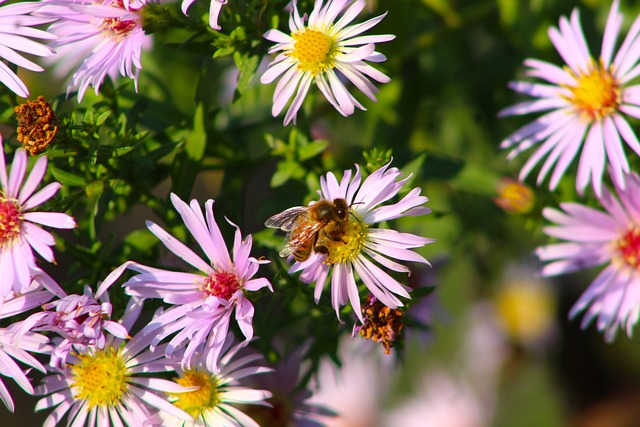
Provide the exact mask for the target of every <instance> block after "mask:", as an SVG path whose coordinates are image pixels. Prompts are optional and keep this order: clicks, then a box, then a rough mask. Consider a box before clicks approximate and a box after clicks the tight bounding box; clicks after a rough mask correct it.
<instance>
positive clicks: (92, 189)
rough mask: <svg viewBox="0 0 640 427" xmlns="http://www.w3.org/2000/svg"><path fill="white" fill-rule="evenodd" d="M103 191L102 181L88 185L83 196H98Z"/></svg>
mask: <svg viewBox="0 0 640 427" xmlns="http://www.w3.org/2000/svg"><path fill="white" fill-rule="evenodd" d="M103 191H104V181H102V180H100V181H95V182H92V183H90V184H89V185H87V187H86V188H85V190H84V192H85V194H86V195H87V197H89V198H92V197H97V196H100V195H101V194H102V192H103Z"/></svg>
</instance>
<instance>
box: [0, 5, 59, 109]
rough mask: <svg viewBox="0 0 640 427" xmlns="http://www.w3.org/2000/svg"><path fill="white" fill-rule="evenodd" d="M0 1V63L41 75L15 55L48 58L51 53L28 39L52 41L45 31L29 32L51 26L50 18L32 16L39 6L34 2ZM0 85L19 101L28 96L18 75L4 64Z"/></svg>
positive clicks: (24, 59)
mask: <svg viewBox="0 0 640 427" xmlns="http://www.w3.org/2000/svg"><path fill="white" fill-rule="evenodd" d="M3 3H5V0H0V59H2V60H5V61H8V62H10V63H12V64H15V65H17V66H18V67H22V68H25V69H27V70H31V71H44V69H43V68H42V67H40V66H39V65H38V64H35V63H33V62H32V61H30V60H28V59H27V58H25V57H24V56H22V55H21V54H20V53H18V52H24V53H28V54H30V55H35V56H40V57H43V56H50V55H52V54H53V53H54V52H53V49H51V48H50V47H48V46H45V45H43V44H41V43H39V42H37V41H34V40H32V39H40V40H53V39H55V38H56V37H55V36H54V35H53V34H50V33H48V32H46V31H43V30H39V29H37V28H32V27H35V26H38V25H42V24H46V23H49V22H51V19H50V18H43V17H38V16H33V15H32V12H34V11H35V10H36V9H38V8H39V7H40V6H41V4H40V2H37V1H28V2H18V3H12V4H8V5H7V4H5V5H2V4H3ZM0 83H2V84H3V85H5V86H6V87H8V88H9V90H11V91H12V92H13V93H15V94H16V95H18V96H21V97H23V98H26V97H28V96H29V89H27V86H26V85H25V84H24V82H23V81H22V80H21V79H20V77H18V75H17V74H16V73H15V72H14V71H13V70H12V69H11V68H9V66H7V64H5V63H4V61H0Z"/></svg>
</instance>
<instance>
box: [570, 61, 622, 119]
mask: <svg viewBox="0 0 640 427" xmlns="http://www.w3.org/2000/svg"><path fill="white" fill-rule="evenodd" d="M589 68H590V70H589V72H587V73H586V74H580V75H579V76H576V75H575V74H574V73H571V74H572V75H573V76H574V78H575V79H576V80H577V84H576V86H567V88H568V89H569V90H570V91H571V96H570V97H568V98H567V99H568V100H569V101H570V102H572V103H573V105H575V107H576V109H577V110H578V112H579V113H580V115H581V116H582V117H584V118H585V119H586V120H588V121H593V120H600V119H602V118H603V117H606V116H610V115H611V114H613V113H614V112H615V111H616V109H617V108H618V105H620V101H621V96H620V85H619V83H618V82H617V81H616V79H615V78H614V76H613V73H612V70H611V67H609V69H607V68H605V66H604V63H603V62H602V60H600V64H599V65H592V66H591V67H589Z"/></svg>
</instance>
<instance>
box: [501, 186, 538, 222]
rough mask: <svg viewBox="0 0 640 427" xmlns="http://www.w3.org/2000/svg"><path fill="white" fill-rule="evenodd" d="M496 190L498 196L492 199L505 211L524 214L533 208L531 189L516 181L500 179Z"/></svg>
mask: <svg viewBox="0 0 640 427" xmlns="http://www.w3.org/2000/svg"><path fill="white" fill-rule="evenodd" d="M497 190H498V195H499V197H498V198H496V199H494V200H495V202H496V204H497V205H498V206H500V207H501V208H502V209H504V210H505V211H509V212H515V213H523V214H524V213H528V212H530V211H531V209H532V208H533V205H534V201H535V196H534V194H533V191H531V189H530V188H529V187H527V186H526V185H524V184H522V183H520V182H518V181H514V180H512V179H509V178H505V179H502V180H500V182H498V189H497Z"/></svg>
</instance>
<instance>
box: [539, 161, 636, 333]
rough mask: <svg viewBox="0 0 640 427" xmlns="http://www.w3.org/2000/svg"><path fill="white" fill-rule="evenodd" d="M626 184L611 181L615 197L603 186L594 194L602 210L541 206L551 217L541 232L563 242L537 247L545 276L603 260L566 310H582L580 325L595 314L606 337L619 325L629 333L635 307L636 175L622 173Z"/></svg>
mask: <svg viewBox="0 0 640 427" xmlns="http://www.w3.org/2000/svg"><path fill="white" fill-rule="evenodd" d="M626 184H627V185H626V187H625V188H624V189H623V188H621V187H620V186H616V193H617V196H618V197H617V198H616V197H615V196H613V195H612V193H611V192H609V190H608V189H607V188H606V187H603V188H602V194H601V195H600V196H599V197H598V200H599V202H600V204H601V205H602V206H603V207H604V209H605V210H604V211H602V210H598V209H594V208H591V207H588V206H584V205H581V204H578V203H562V204H560V207H561V208H562V211H560V210H556V209H551V208H547V209H545V210H544V211H543V214H544V216H545V217H546V218H547V219H548V220H549V221H551V222H552V223H554V224H553V225H552V226H550V227H546V228H545V229H544V231H545V233H547V234H548V235H549V236H552V237H557V238H558V239H561V240H564V241H566V242H563V243H556V244H551V245H548V246H543V247H540V248H538V250H537V254H538V256H539V257H540V259H541V260H543V261H550V263H549V264H548V265H546V266H545V267H544V268H543V270H542V273H543V274H544V275H546V276H552V275H556V274H561V273H569V272H573V271H578V270H582V269H585V268H589V267H593V266H597V265H603V264H606V267H605V268H604V269H603V270H602V271H601V272H600V274H598V276H597V277H596V278H595V279H594V281H593V282H592V283H591V285H590V286H589V288H588V289H587V290H586V291H585V293H584V294H582V296H581V297H580V299H578V301H577V302H576V303H575V305H574V306H573V308H572V309H571V312H570V313H569V316H570V317H572V318H573V317H575V316H577V315H578V314H579V313H580V312H582V311H584V310H586V312H585V314H584V318H583V320H582V327H583V328H585V327H587V326H588V325H589V324H590V323H591V322H592V321H593V320H595V321H596V326H597V328H598V330H599V331H601V332H604V336H605V339H606V340H607V341H612V340H613V339H614V338H615V336H616V332H617V330H618V327H620V328H624V329H626V331H627V335H629V336H631V333H632V331H633V326H634V325H635V324H636V322H637V321H638V313H639V312H640V269H639V266H640V226H639V224H640V178H638V175H636V174H635V173H633V174H630V175H627V176H626Z"/></svg>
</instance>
